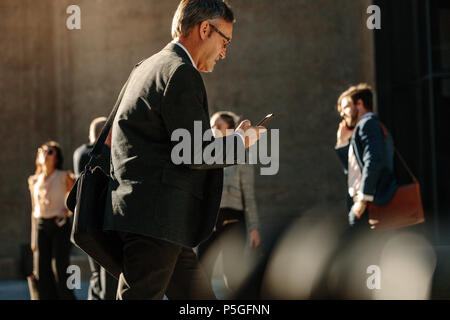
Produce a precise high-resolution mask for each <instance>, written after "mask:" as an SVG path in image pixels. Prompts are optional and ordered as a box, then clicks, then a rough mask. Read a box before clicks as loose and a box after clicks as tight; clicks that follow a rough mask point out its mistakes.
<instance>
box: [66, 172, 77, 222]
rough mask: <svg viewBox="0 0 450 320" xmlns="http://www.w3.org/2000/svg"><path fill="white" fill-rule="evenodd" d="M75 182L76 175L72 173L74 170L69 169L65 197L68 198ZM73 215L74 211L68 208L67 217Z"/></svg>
mask: <svg viewBox="0 0 450 320" xmlns="http://www.w3.org/2000/svg"><path fill="white" fill-rule="evenodd" d="M74 184H75V175H74V174H73V173H72V171H70V170H67V175H66V196H65V199H67V196H68V195H69V192H70V190H71V189H72V187H73V185H74ZM71 215H72V211H70V210H67V217H70V216H71Z"/></svg>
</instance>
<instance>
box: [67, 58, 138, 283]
mask: <svg viewBox="0 0 450 320" xmlns="http://www.w3.org/2000/svg"><path fill="white" fill-rule="evenodd" d="M139 64H140V63H138V64H137V65H135V67H134V68H133V71H134V70H135V69H136V67H137V66H138V65H139ZM133 71H132V72H131V74H133ZM131 74H130V76H129V78H128V80H127V82H126V83H125V85H124V86H123V87H122V90H121V91H120V94H119V97H118V98H117V101H116V104H115V105H114V108H113V110H112V111H111V114H110V115H109V117H108V120H107V121H106V123H105V125H104V127H103V129H102V132H101V133H100V136H99V137H98V138H97V141H96V142H95V144H94V147H93V149H92V151H91V152H90V154H89V156H90V159H89V161H88V163H87V164H86V166H85V168H84V170H83V172H82V173H81V174H80V177H79V178H78V179H77V181H76V182H75V184H74V186H73V187H72V189H71V190H70V192H69V195H68V196H67V200H66V206H67V208H68V209H69V210H70V211H72V212H73V213H74V214H73V226H72V234H71V238H70V240H71V241H72V243H74V244H75V245H76V246H77V247H79V248H80V249H81V250H83V251H84V252H86V253H87V254H88V255H89V256H90V257H91V258H93V259H94V260H95V261H96V262H97V263H98V264H100V265H101V266H102V267H104V268H105V269H106V271H108V272H109V273H110V274H111V275H112V276H114V277H115V278H116V279H119V275H120V273H121V271H122V241H121V240H120V238H119V236H118V235H117V233H116V232H114V231H103V221H104V213H105V204H106V196H107V192H108V184H109V180H110V179H111V177H110V174H109V172H104V171H103V170H102V169H101V168H100V167H99V166H96V165H95V163H96V159H98V158H99V157H100V156H101V154H102V148H103V145H104V143H105V140H106V137H107V136H108V134H109V131H110V129H111V126H112V122H113V121H114V118H115V116H116V113H117V109H118V108H119V105H120V102H121V100H122V97H123V94H124V92H125V89H126V87H127V85H128V82H129V81H130V78H131Z"/></svg>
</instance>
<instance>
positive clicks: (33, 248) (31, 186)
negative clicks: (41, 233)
mask: <svg viewBox="0 0 450 320" xmlns="http://www.w3.org/2000/svg"><path fill="white" fill-rule="evenodd" d="M35 182H36V181H35V176H30V177H29V178H28V189H29V190H30V197H31V243H30V244H31V245H30V246H31V251H33V252H34V251H36V218H35V217H34V196H33V194H34V184H35Z"/></svg>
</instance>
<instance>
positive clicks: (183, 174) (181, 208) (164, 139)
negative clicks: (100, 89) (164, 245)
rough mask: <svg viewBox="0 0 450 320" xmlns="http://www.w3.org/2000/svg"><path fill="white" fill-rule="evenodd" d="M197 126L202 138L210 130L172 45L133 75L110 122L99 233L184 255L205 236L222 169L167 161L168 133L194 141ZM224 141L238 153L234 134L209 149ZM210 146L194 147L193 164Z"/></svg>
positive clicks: (190, 74) (203, 100)
mask: <svg viewBox="0 0 450 320" xmlns="http://www.w3.org/2000/svg"><path fill="white" fill-rule="evenodd" d="M195 120H196V121H201V122H202V131H203V132H204V131H206V130H207V129H210V125H209V112H208V102H207V97H206V90H205V86H204V84H203V80H202V77H201V75H200V73H199V72H198V71H197V70H196V69H195V67H194V66H193V65H192V63H191V60H190V59H189V57H188V55H187V54H186V52H184V50H183V49H182V48H180V47H179V46H178V45H176V44H172V43H171V44H169V45H167V46H166V47H165V48H164V49H163V50H162V51H160V52H159V53H157V54H155V55H153V56H151V57H150V58H148V59H146V60H144V61H143V62H141V63H140V64H139V65H138V67H137V68H136V69H135V70H134V72H133V74H132V75H131V78H130V80H129V84H128V87H127V89H126V91H125V93H124V96H123V99H122V102H121V103H120V106H119V109H118V112H117V115H116V117H115V119H114V123H113V126H112V145H111V165H112V166H111V177H112V180H111V182H110V186H109V189H110V190H109V192H108V193H109V198H108V200H107V210H106V212H105V224H104V228H105V230H117V231H125V232H131V233H136V234H141V235H146V236H151V237H155V238H159V239H164V240H167V241H171V242H174V243H178V244H181V245H184V246H189V247H195V246H197V245H198V244H199V243H200V242H201V241H203V240H205V239H206V238H207V237H208V236H209V235H210V233H211V232H212V230H213V227H214V225H215V222H216V219H217V212H218V210H219V204H220V199H221V195H222V183H223V167H224V166H225V165H220V164H216V165H208V164H206V163H205V162H203V161H202V163H200V164H192V165H174V164H173V163H172V160H171V151H172V147H173V146H174V145H175V144H177V143H178V142H171V134H172V132H173V131H174V130H175V129H178V128H184V129H186V130H188V131H189V132H190V133H191V135H192V137H193V136H194V121H195ZM203 132H201V134H203ZM230 139H232V140H233V141H234V142H235V146H237V147H236V148H244V146H243V142H242V139H241V138H240V137H238V136H237V135H236V134H234V135H231V136H227V137H225V138H219V139H213V141H214V142H215V143H222V145H223V146H224V149H223V150H226V149H225V145H226V144H227V141H229V140H230ZM211 143H212V142H204V143H203V144H201V145H200V150H199V149H198V148H197V149H196V148H194V144H193V143H192V147H191V154H190V156H191V159H193V158H194V157H195V154H198V153H201V152H203V150H204V149H205V148H206V147H207V146H208V145H209V144H211ZM236 148H235V150H234V151H236ZM236 154H237V153H236V152H235V155H236ZM221 156H222V157H226V153H225V152H223V154H222V155H221ZM234 158H236V157H234Z"/></svg>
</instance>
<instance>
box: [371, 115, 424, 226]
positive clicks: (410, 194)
mask: <svg viewBox="0 0 450 320" xmlns="http://www.w3.org/2000/svg"><path fill="white" fill-rule="evenodd" d="M380 125H381V128H382V129H383V133H384V136H385V137H387V136H388V134H387V130H386V128H385V126H384V125H383V124H382V123H380ZM395 153H396V154H397V156H398V157H399V159H400V161H401V162H402V164H403V166H404V167H405V168H406V170H407V171H408V173H409V175H410V176H411V178H412V180H413V183H411V184H407V185H403V186H400V187H399V188H398V189H397V191H396V192H395V194H394V196H393V197H392V199H391V201H390V202H389V203H388V204H387V205H385V206H376V205H374V204H373V203H371V202H370V203H369V204H368V211H369V219H370V220H377V221H378V223H377V224H375V225H372V227H371V229H372V230H374V231H381V230H389V229H398V228H402V227H407V226H411V225H415V224H418V223H422V222H424V221H425V217H424V215H423V206H422V197H421V195H420V184H419V182H418V181H417V179H416V177H415V176H414V174H413V173H412V172H411V170H410V169H409V167H408V166H407V164H406V162H405V160H404V159H403V157H402V156H401V155H400V153H399V152H398V151H397V149H396V148H395ZM370 220H369V221H370Z"/></svg>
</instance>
